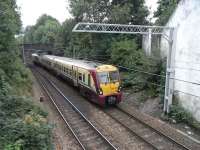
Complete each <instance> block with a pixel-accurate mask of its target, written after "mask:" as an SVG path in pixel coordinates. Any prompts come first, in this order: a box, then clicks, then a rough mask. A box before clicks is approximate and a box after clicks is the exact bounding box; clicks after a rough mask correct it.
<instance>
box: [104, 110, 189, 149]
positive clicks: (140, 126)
mask: <svg viewBox="0 0 200 150" xmlns="http://www.w3.org/2000/svg"><path fill="white" fill-rule="evenodd" d="M105 113H106V114H107V115H109V116H110V117H111V118H112V119H114V120H115V121H117V122H118V123H120V124H121V125H123V126H124V127H125V128H127V129H128V130H129V131H131V132H132V133H133V134H134V135H136V136H138V137H139V138H140V139H141V140H143V141H144V142H146V143H148V144H149V145H151V146H152V147H154V149H157V150H166V149H169V150H190V148H188V147H186V146H185V145H183V144H181V143H178V142H177V141H175V140H174V139H172V138H170V137H168V136H167V135H165V134H164V133H161V132H160V131H158V130H156V129H154V128H152V127H151V126H149V125H148V124H147V123H145V122H143V121H141V120H139V119H138V118H136V117H135V116H133V115H131V114H129V113H128V112H126V111H125V110H123V109H121V108H119V107H114V108H112V109H107V110H105Z"/></svg>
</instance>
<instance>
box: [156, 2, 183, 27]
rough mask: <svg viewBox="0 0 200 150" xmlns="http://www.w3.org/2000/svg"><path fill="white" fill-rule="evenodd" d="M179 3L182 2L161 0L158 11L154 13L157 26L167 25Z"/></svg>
mask: <svg viewBox="0 0 200 150" xmlns="http://www.w3.org/2000/svg"><path fill="white" fill-rule="evenodd" d="M179 1H180V0H159V1H158V4H159V6H158V9H157V11H156V12H155V13H154V17H155V18H157V20H156V22H155V24H157V25H165V24H166V23H167V21H168V20H169V18H170V16H171V15H172V13H173V12H174V10H175V8H176V7H177V5H178V3H179Z"/></svg>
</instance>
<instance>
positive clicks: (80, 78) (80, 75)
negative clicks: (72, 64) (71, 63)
mask: <svg viewBox="0 0 200 150" xmlns="http://www.w3.org/2000/svg"><path fill="white" fill-rule="evenodd" d="M78 79H79V80H80V81H82V74H81V73H78Z"/></svg>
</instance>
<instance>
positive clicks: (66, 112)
mask: <svg viewBox="0 0 200 150" xmlns="http://www.w3.org/2000/svg"><path fill="white" fill-rule="evenodd" d="M31 70H32V72H33V74H34V75H35V77H36V79H37V80H38V81H39V83H40V85H41V86H42V88H43V89H44V91H45V92H46V94H47V95H48V97H49V98H50V99H51V101H52V103H53V104H54V106H55V107H56V109H57V111H58V112H59V114H60V115H61V117H62V119H63V120H64V122H65V124H66V126H67V127H68V128H69V129H70V131H71V133H72V134H73V136H74V138H75V139H76V140H77V142H78V143H79V145H80V147H81V148H82V149H83V150H90V149H91V150H95V149H98V150H101V149H102V150H116V149H117V148H116V147H115V146H114V145H112V144H111V143H110V142H109V140H108V139H107V138H106V137H105V136H103V135H102V134H101V132H100V131H99V130H98V129H97V128H96V127H95V126H94V125H93V124H92V123H91V122H90V121H89V120H88V119H87V118H86V117H85V116H84V114H82V113H81V112H80V111H79V109H78V108H77V107H76V106H74V105H73V104H72V103H71V102H70V100H69V99H68V98H67V97H66V96H65V95H64V94H63V93H62V92H61V91H60V90H59V89H58V87H57V86H56V85H55V84H54V83H53V82H51V81H50V80H48V79H47V78H46V77H45V76H44V75H43V74H42V73H41V72H39V71H38V70H37V69H35V68H33V67H32V68H31Z"/></svg>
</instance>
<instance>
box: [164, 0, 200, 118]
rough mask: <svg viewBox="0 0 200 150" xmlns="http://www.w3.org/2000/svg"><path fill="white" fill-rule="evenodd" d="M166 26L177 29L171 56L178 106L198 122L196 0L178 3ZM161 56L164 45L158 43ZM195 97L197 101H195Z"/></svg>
mask: <svg viewBox="0 0 200 150" xmlns="http://www.w3.org/2000/svg"><path fill="white" fill-rule="evenodd" d="M167 26H171V27H177V26H178V32H177V44H176V54H175V66H174V67H175V78H176V79H181V80H185V81H189V82H194V83H198V84H199V85H197V84H192V83H186V82H183V81H178V80H175V90H179V91H182V92H185V93H190V94H191V95H190V94H184V93H181V92H176V94H177V96H178V98H179V100H180V104H181V105H182V106H183V107H184V108H186V109H187V110H189V111H190V112H192V114H193V115H194V117H195V118H196V119H197V120H199V121H200V98H199V97H200V0H182V1H181V2H180V4H179V6H178V7H177V9H176V11H175V13H174V14H173V15H172V17H171V18H170V20H169V22H168V23H167ZM161 47H162V51H161V52H162V55H163V56H165V55H166V54H167V50H168V45H167V43H166V41H165V40H163V39H162V41H161ZM194 95H196V96H197V97H195V96H194Z"/></svg>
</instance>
